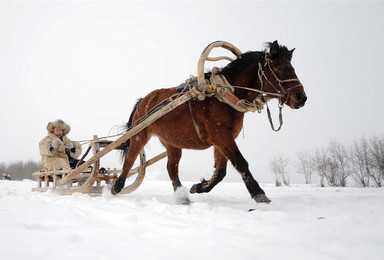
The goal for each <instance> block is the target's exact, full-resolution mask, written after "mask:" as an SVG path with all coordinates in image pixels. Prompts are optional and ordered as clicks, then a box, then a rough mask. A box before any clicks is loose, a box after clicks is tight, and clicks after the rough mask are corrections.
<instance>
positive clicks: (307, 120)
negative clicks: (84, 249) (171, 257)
mask: <svg viewBox="0 0 384 260" xmlns="http://www.w3.org/2000/svg"><path fill="white" fill-rule="evenodd" d="M383 13H384V2H379V1H375V2H367V1H362V2H344V1H337V2H323V1H321V2H313V1H311V2H303V1H298V2H295V1H293V2H290V1H283V2H277V1H268V2H259V1H246V2H242V1H234V2H231V1H214V2H203V1H197V2H195V1H194V2H184V1H178V2H163V1H156V2H148V1H145V2H142V1H140V2H131V1H128V2H111V1H108V2H92V1H85V2H64V1H63V2H49V1H48V2H46V1H39V2H33V1H28V2H11V1H9V2H7V1H5V2H4V1H2V2H0V98H1V109H0V116H1V127H0V140H1V143H0V162H10V161H16V160H29V159H31V160H36V161H37V160H40V156H39V150H38V143H39V141H40V140H41V139H42V138H43V137H44V136H45V135H46V133H47V131H46V125H47V123H48V122H49V121H53V120H56V119H58V118H60V119H63V120H64V121H66V122H67V123H69V124H70V125H71V127H72V130H71V132H70V133H69V137H70V138H71V139H73V140H85V139H91V138H92V136H93V135H95V134H97V135H99V136H105V135H109V134H116V133H118V132H120V131H119V129H118V128H117V127H115V126H119V125H122V124H124V123H125V122H126V121H127V120H128V117H129V115H130V113H131V110H132V107H133V105H134V103H135V101H136V100H137V98H139V97H143V96H145V95H146V94H147V93H149V92H150V91H152V90H154V89H157V88H165V87H173V86H177V85H179V84H180V83H181V82H183V81H184V80H185V79H186V78H188V77H189V76H190V75H196V73H197V61H198V59H199V57H200V54H201V52H202V50H203V49H204V48H205V47H206V46H207V45H208V44H209V43H211V42H213V41H216V40H225V41H228V42H230V43H232V44H234V45H236V46H237V47H238V48H239V49H240V50H241V51H243V52H245V51H249V50H252V51H260V50H263V49H264V43H265V42H268V41H274V40H278V41H279V43H280V44H283V45H286V46H287V47H288V48H290V49H291V48H296V50H295V52H294V55H293V60H292V65H293V66H294V68H295V69H296V73H297V75H298V77H299V79H300V80H301V82H302V84H303V85H304V88H305V91H306V93H307V95H308V101H307V103H306V105H305V106H304V107H303V108H302V109H299V110H291V109H290V108H288V107H285V109H284V110H283V113H284V126H283V129H282V130H281V131H280V132H278V133H275V132H272V130H271V129H270V126H269V123H268V119H267V116H266V112H265V111H263V112H262V113H261V114H258V113H248V114H247V115H246V119H245V124H244V130H243V132H242V133H241V134H240V136H239V137H238V139H237V142H238V145H239V147H240V150H241V151H242V153H243V154H244V156H245V158H246V159H247V160H248V162H249V164H250V169H251V172H252V173H253V175H254V177H255V178H256V179H257V180H258V181H260V182H261V183H262V182H270V181H273V179H274V176H273V175H272V173H271V171H270V169H269V162H270V160H271V158H272V157H273V156H274V155H276V154H283V155H284V156H286V157H287V158H289V159H290V160H291V162H293V161H294V160H295V159H296V153H297V152H299V151H306V150H312V151H313V150H316V149H318V148H322V147H325V146H326V145H327V144H328V143H329V141H330V140H337V141H340V142H342V143H345V144H349V143H351V142H352V141H353V140H354V139H356V138H360V137H361V136H366V137H370V136H372V135H381V136H382V135H383V134H384V120H383V119H384V109H383V108H382V106H381V104H382V102H383V99H384V86H383V75H384V63H383V60H384V50H383V48H384V33H383V28H384V16H383ZM212 65H216V64H212V63H209V64H207V68H210V66H212ZM271 106H272V109H273V112H274V119H275V121H277V119H278V115H277V105H276V103H273V102H272V104H271ZM276 123H277V122H276ZM83 149H84V150H85V149H86V147H84V148H83ZM161 151H162V148H161V146H160V145H159V143H158V141H155V140H152V141H151V142H150V144H149V145H148V147H147V153H148V154H149V155H156V154H158V153H160V152H161ZM196 160H198V162H199V163H196ZM104 165H105V166H114V167H121V164H120V163H119V160H118V156H117V154H114V153H113V155H112V154H111V155H109V156H108V158H107V159H106V161H105V162H104ZM164 165H165V162H163V163H159V164H157V165H156V166H154V168H157V167H160V168H162V169H164V170H165V168H164ZM229 169H230V171H229V173H228V179H229V180H239V179H240V177H239V176H238V175H237V173H235V171H234V170H233V169H232V166H229ZM212 170H213V155H212V150H208V151H205V152H195V151H194V152H185V153H184V156H183V158H182V161H181V171H182V172H181V179H183V172H185V173H187V172H188V173H195V175H194V176H195V177H194V178H195V179H194V180H195V181H198V180H199V179H200V178H201V177H202V176H206V177H209V176H210V175H211V172H212ZM294 172H295V169H294V167H293V166H291V175H295V174H294ZM293 178H295V177H293ZM302 179H304V178H302Z"/></svg>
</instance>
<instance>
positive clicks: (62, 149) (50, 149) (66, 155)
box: [39, 119, 81, 171]
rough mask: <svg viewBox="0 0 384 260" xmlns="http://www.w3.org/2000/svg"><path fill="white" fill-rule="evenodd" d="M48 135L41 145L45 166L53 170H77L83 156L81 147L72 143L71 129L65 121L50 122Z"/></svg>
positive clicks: (42, 160) (76, 143)
mask: <svg viewBox="0 0 384 260" xmlns="http://www.w3.org/2000/svg"><path fill="white" fill-rule="evenodd" d="M47 130H48V135H47V136H46V137H44V138H43V139H42V140H41V141H40V143H39V149H40V155H41V162H42V163H43V166H44V167H45V168H46V169H47V170H49V171H51V170H59V169H70V168H75V167H76V164H77V162H78V160H76V159H77V158H78V157H79V155H80V154H81V145H80V143H78V142H75V141H71V140H70V139H69V138H68V137H67V134H68V133H69V131H70V130H71V127H70V126H69V125H68V124H66V123H65V122H64V121H63V120H60V119H58V120H56V121H54V122H49V123H48V125H47Z"/></svg>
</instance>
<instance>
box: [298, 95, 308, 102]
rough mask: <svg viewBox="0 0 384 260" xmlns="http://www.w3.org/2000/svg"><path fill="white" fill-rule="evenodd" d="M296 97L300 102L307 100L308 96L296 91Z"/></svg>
mask: <svg viewBox="0 0 384 260" xmlns="http://www.w3.org/2000/svg"><path fill="white" fill-rule="evenodd" d="M296 99H297V101H298V102H300V103H301V102H305V101H306V100H307V97H306V96H304V95H303V94H302V93H296Z"/></svg>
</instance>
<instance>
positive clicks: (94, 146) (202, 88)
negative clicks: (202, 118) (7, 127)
mask: <svg viewBox="0 0 384 260" xmlns="http://www.w3.org/2000/svg"><path fill="white" fill-rule="evenodd" d="M216 47H222V48H225V49H227V50H229V51H231V52H232V53H233V54H234V55H235V56H237V57H238V56H239V55H241V52H240V50H239V49H237V48H236V47H235V46H233V45H232V44H230V43H228V42H223V41H217V42H213V43H211V44H210V45H208V46H207V47H206V48H205V49H204V51H203V53H202V54H201V57H200V59H199V62H198V76H197V82H198V85H197V86H195V87H193V88H192V89H190V90H189V91H188V92H184V93H180V95H178V97H176V98H175V99H173V100H168V103H167V104H166V105H165V106H163V107H162V108H161V109H158V110H156V111H154V112H153V113H152V114H150V115H147V116H146V117H145V119H143V120H142V121H141V122H140V123H139V124H137V125H134V126H133V127H132V128H131V129H129V130H128V131H127V132H126V133H124V134H123V135H121V136H120V137H119V138H118V139H116V140H115V141H108V140H99V139H98V138H97V136H95V137H94V141H92V142H91V144H90V145H89V148H88V150H87V152H86V153H85V154H84V155H83V158H82V159H84V158H85V156H86V155H87V154H88V152H89V151H90V150H92V151H93V156H92V157H91V158H90V159H89V160H87V161H85V162H84V163H83V164H81V165H78V166H77V167H76V168H75V169H69V170H55V171H38V172H35V173H33V174H32V175H33V176H36V177H37V187H36V188H33V189H32V191H40V192H44V191H47V190H52V191H53V192H55V193H58V194H61V195H71V194H73V193H76V192H80V193H90V194H101V193H102V187H103V186H102V185H101V183H102V182H105V183H106V184H113V183H114V181H115V180H116V179H117V176H118V174H119V173H121V170H116V169H114V170H111V169H107V170H106V171H103V172H100V158H102V157H103V156H104V155H106V154H107V153H109V152H110V151H112V150H118V149H119V147H120V146H121V145H122V144H123V143H124V142H125V141H127V140H128V139H129V138H131V137H132V136H134V135H136V134H137V133H139V132H140V131H141V130H143V129H144V128H146V127H147V126H149V125H150V124H152V123H153V122H155V121H156V120H158V119H159V118H161V117H162V116H163V115H165V114H167V113H169V112H171V111H172V110H174V109H176V108H177V107H178V106H180V105H182V104H184V103H186V102H188V101H190V100H195V99H198V100H203V99H204V98H205V93H207V92H208V91H209V86H207V85H206V82H205V80H204V63H205V61H207V60H208V61H219V60H223V59H226V60H230V61H231V60H232V58H229V57H226V56H221V57H217V58H210V57H208V55H209V53H210V51H211V50H212V49H213V48H216ZM166 156H167V152H163V153H161V154H159V155H157V156H155V157H154V158H152V159H150V160H148V161H147V160H146V158H145V152H144V149H143V150H142V151H141V153H140V165H139V166H138V167H136V168H135V169H132V170H130V172H129V174H128V176H127V178H128V177H131V176H133V175H135V174H137V176H136V179H135V180H134V182H133V183H132V184H130V185H129V186H126V187H124V188H123V190H121V192H120V193H119V194H129V193H131V192H133V191H135V190H136V189H137V188H138V187H139V186H140V184H141V183H142V181H143V179H144V176H145V169H146V167H148V166H150V165H152V164H154V163H155V162H157V161H159V160H161V159H163V158H165V157H166ZM43 183H44V185H43ZM43 186H44V187H43Z"/></svg>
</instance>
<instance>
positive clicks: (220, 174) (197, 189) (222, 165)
mask: <svg viewBox="0 0 384 260" xmlns="http://www.w3.org/2000/svg"><path fill="white" fill-rule="evenodd" d="M214 154H215V172H214V174H213V176H212V178H211V179H210V180H209V181H206V180H204V179H203V180H202V181H201V183H198V184H194V185H193V186H192V188H191V190H190V192H191V193H203V192H210V191H211V190H212V189H213V187H215V186H216V184H218V183H219V182H221V181H222V180H223V179H224V177H225V175H226V174H227V162H228V159H227V158H226V157H225V156H224V154H223V153H222V152H220V150H219V149H217V148H216V147H215V148H214Z"/></svg>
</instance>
